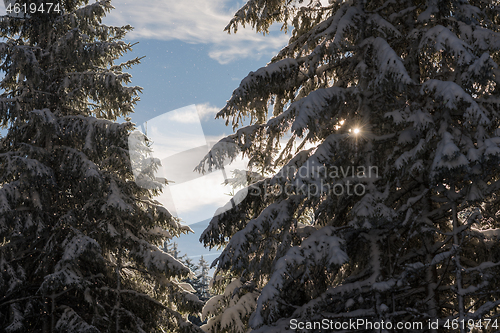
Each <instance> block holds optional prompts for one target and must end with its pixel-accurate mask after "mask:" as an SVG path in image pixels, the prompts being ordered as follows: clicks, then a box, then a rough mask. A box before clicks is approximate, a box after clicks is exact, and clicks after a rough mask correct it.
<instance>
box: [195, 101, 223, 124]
mask: <svg viewBox="0 0 500 333" xmlns="http://www.w3.org/2000/svg"><path fill="white" fill-rule="evenodd" d="M196 111H198V116H199V117H200V119H201V120H207V119H213V118H214V117H215V115H216V114H217V112H219V111H220V108H218V107H216V106H213V105H210V104H209V103H203V104H196Z"/></svg>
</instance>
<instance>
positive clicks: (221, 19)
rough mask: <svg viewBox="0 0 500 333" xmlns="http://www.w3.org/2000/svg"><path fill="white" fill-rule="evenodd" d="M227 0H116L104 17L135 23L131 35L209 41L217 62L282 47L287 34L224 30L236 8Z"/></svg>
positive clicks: (115, 22) (268, 53)
mask: <svg viewBox="0 0 500 333" xmlns="http://www.w3.org/2000/svg"><path fill="white" fill-rule="evenodd" d="M231 2H232V1H228V0H192V1H179V0H141V1H133V2H131V1H127V0H115V1H113V6H114V7H115V8H116V9H115V10H113V11H111V13H109V14H108V16H107V17H106V19H105V23H106V24H110V25H126V24H130V25H131V26H133V27H134V31H133V32H131V33H130V34H129V38H131V39H139V38H147V39H159V40H175V39H177V40H181V41H184V42H187V43H196V44H209V45H210V46H211V48H210V51H209V56H210V57H211V58H213V59H215V60H217V61H218V62H219V63H221V64H224V63H228V62H230V61H233V60H236V59H241V58H247V57H254V58H259V57H260V56H262V55H265V56H266V57H270V56H272V55H274V54H275V53H276V52H277V51H278V50H279V49H280V48H281V47H283V46H284V45H285V44H286V42H287V40H288V38H289V36H287V35H284V34H283V33H279V34H278V35H276V36H274V35H267V36H263V35H262V34H257V33H256V32H255V31H254V30H252V29H250V28H247V29H243V28H240V29H239V30H238V33H237V34H230V35H229V34H228V33H227V32H224V31H223V30H224V27H225V26H226V25H227V24H228V23H229V21H230V20H231V18H232V17H233V14H234V13H235V12H236V10H237V9H238V8H237V7H230V8H228V5H230V4H231Z"/></svg>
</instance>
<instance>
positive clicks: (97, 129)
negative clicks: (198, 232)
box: [0, 0, 201, 333]
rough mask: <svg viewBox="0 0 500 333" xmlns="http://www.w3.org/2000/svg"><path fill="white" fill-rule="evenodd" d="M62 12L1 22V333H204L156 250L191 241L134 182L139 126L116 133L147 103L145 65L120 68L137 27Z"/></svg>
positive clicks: (176, 269) (104, 4)
mask: <svg viewBox="0 0 500 333" xmlns="http://www.w3.org/2000/svg"><path fill="white" fill-rule="evenodd" d="M53 2H54V3H55V4H57V7H56V5H55V4H54V5H53V8H58V9H60V11H55V10H53V11H52V12H49V13H48V12H47V9H48V5H47V4H45V12H41V11H37V12H35V13H32V14H29V15H26V16H24V15H22V17H9V16H3V17H1V18H0V34H1V37H2V38H3V39H4V42H2V43H0V58H1V59H2V64H1V65H0V69H1V70H2V71H3V72H4V73H5V77H4V78H3V80H2V81H1V84H0V87H1V88H2V89H3V90H4V92H3V93H2V95H1V96H0V122H1V124H2V126H3V127H7V128H8V133H7V135H6V136H5V137H3V138H2V139H1V141H0V331H2V332H87V333H88V332H116V333H118V332H148V333H149V332H165V331H168V332H200V330H199V328H196V327H194V326H193V325H192V324H191V323H189V322H188V321H187V320H186V319H185V318H186V315H187V313H190V312H199V311H200V310H201V302H199V301H198V299H197V298H196V297H195V296H194V295H192V294H190V293H188V292H185V291H184V290H183V289H182V288H181V287H180V285H179V284H178V283H177V278H179V279H181V278H183V277H184V276H186V275H188V274H189V270H188V269H187V268H186V267H185V266H184V265H182V264H181V263H179V262H178V261H177V260H175V259H174V258H172V257H171V256H170V255H168V254H166V253H164V252H163V251H161V250H159V249H158V247H157V246H158V245H161V244H162V242H163V240H165V239H166V238H168V237H172V236H176V235H179V234H180V233H183V232H187V230H188V229H189V228H188V227H186V226H182V225H181V224H180V223H179V221H178V220H177V219H175V218H173V217H172V216H171V215H170V214H169V213H168V211H167V210H166V209H165V208H163V207H162V206H161V205H160V204H159V203H158V202H155V201H154V200H153V196H154V195H156V194H158V192H159V190H160V189H161V185H160V184H159V183H155V181H154V178H153V174H152V173H149V177H150V185H155V184H156V185H155V186H153V188H152V189H150V190H147V189H143V188H141V187H139V186H137V184H136V183H135V182H134V177H133V172H132V171H133V170H132V167H131V163H130V158H129V149H128V136H129V133H130V131H131V130H132V129H133V124H131V123H130V122H125V123H122V124H119V123H116V122H114V121H115V120H116V119H117V118H118V117H126V116H127V115H128V114H130V113H131V112H132V111H133V107H134V104H135V103H136V101H137V100H138V97H137V94H138V92H139V91H140V90H141V88H140V87H136V86H127V84H128V83H129V82H130V78H131V75H130V74H128V73H126V72H124V71H123V70H124V69H126V68H129V67H130V66H132V65H134V64H137V63H138V62H139V59H137V58H136V59H133V60H130V61H126V62H124V63H120V64H115V63H114V62H115V61H116V60H117V59H118V58H120V57H121V56H122V55H123V54H124V53H125V52H127V51H129V50H131V45H130V44H128V43H125V42H124V41H122V38H123V37H124V35H125V34H126V32H127V31H129V30H131V27H130V26H126V27H111V26H106V25H104V24H102V23H101V19H102V17H103V16H104V15H105V13H106V12H108V11H109V10H111V9H112V8H113V7H112V6H111V3H110V0H101V1H97V2H94V3H91V4H89V1H53ZM18 3H19V4H20V5H21V8H22V5H23V4H25V3H26V4H28V8H30V7H29V3H28V1H18ZM30 3H36V4H37V8H38V10H40V8H42V1H30ZM18 16H19V15H18ZM139 148H140V147H139ZM141 149H142V150H143V151H147V150H148V149H149V148H148V147H147V146H143V147H142V148H141ZM136 150H137V151H140V150H139V149H136ZM143 176H145V175H144V174H143Z"/></svg>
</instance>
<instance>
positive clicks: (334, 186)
mask: <svg viewBox="0 0 500 333" xmlns="http://www.w3.org/2000/svg"><path fill="white" fill-rule="evenodd" d="M329 3H330V4H329V5H328V6H322V5H321V4H320V2H319V1H311V2H310V3H309V5H307V6H302V7H300V6H299V5H297V4H294V2H293V1H282V0H260V1H257V0H250V1H248V2H247V4H246V5H244V6H243V7H242V8H241V9H240V10H239V11H238V12H237V13H236V15H235V17H234V19H233V20H232V21H231V22H230V24H229V25H228V26H227V27H226V30H227V31H234V32H236V30H237V27H238V26H239V25H245V24H250V25H252V26H253V27H254V28H255V29H256V30H257V31H260V32H266V31H267V29H268V27H269V26H270V25H271V24H272V23H273V22H281V23H283V24H284V25H285V27H286V25H287V23H288V22H291V25H292V27H293V30H292V36H291V38H290V41H289V44H288V46H286V47H285V48H284V49H283V50H281V51H280V52H279V53H278V55H277V56H275V57H274V58H273V59H272V61H271V62H270V63H269V64H268V65H267V66H266V67H263V68H261V69H259V70H257V71H256V72H251V73H250V74H249V75H248V76H247V77H246V78H245V79H243V81H242V82H241V84H240V86H239V88H237V89H236V90H235V91H234V92H233V95H232V97H231V99H230V100H229V101H228V103H227V105H226V106H225V107H224V108H223V109H222V110H221V111H220V112H219V113H218V115H217V116H218V117H221V118H224V119H226V121H227V123H232V125H233V129H234V131H235V133H234V134H232V135H230V136H228V137H226V138H224V139H222V140H221V141H220V142H219V143H218V144H216V145H215V146H214V147H213V149H212V151H211V152H210V153H209V154H208V155H207V156H206V157H205V159H204V160H203V161H202V162H201V163H200V165H199V170H200V171H206V170H210V169H211V168H219V167H221V166H222V163H223V160H224V158H235V157H236V156H237V154H238V151H237V150H236V149H233V150H227V149H225V147H231V145H230V144H228V143H236V144H237V145H238V146H239V148H240V149H241V151H242V152H243V154H244V155H246V156H248V158H249V159H250V168H252V170H253V171H258V172H260V173H261V174H262V175H264V176H265V177H266V178H265V179H263V180H259V181H257V182H255V183H253V184H251V185H250V186H249V187H248V188H247V189H245V191H248V194H247V196H246V197H245V198H244V199H243V201H242V202H241V203H240V204H239V205H238V206H236V208H235V209H233V210H231V211H227V212H225V213H223V214H220V215H217V216H216V217H214V218H213V219H212V221H211V223H210V225H209V227H208V228H207V229H206V230H205V232H204V233H203V235H202V236H201V238H200V240H201V241H203V243H204V244H205V245H209V246H225V249H224V251H223V253H222V254H221V256H220V257H219V258H218V259H217V261H216V264H217V272H216V277H215V280H214V281H215V282H214V287H215V288H216V290H217V291H218V292H219V293H220V294H221V295H219V296H215V297H214V298H212V299H211V300H210V301H209V302H208V303H207V305H206V306H205V308H204V314H205V315H206V316H208V317H211V319H209V321H208V323H207V325H206V326H205V329H206V330H208V331H209V332H220V331H227V332H246V331H247V330H248V329H249V328H250V329H251V331H252V332H280V331H285V328H286V327H287V326H288V327H289V326H290V320H291V319H297V320H298V321H319V322H320V321H322V320H323V319H326V321H327V322H328V323H329V324H328V325H335V322H338V323H342V322H345V321H348V320H349V318H350V319H353V320H354V321H355V320H356V319H364V320H366V321H370V322H372V323H374V322H381V321H384V322H386V323H387V322H388V321H389V322H391V323H394V325H395V323H396V322H407V323H423V328H422V329H418V327H415V326H412V328H413V331H437V330H436V329H435V327H434V325H432V326H431V327H430V328H429V326H428V321H429V320H431V321H432V322H433V323H434V322H435V321H436V320H439V330H440V331H447V330H448V329H447V328H446V325H451V324H452V323H453V322H452V320H454V319H455V323H457V324H456V325H458V326H461V328H460V331H462V332H464V331H466V330H467V322H468V320H475V321H476V324H477V323H478V320H479V319H483V320H484V319H493V321H492V322H491V323H493V324H494V323H496V324H498V325H500V323H499V322H498V321H500V320H497V318H498V316H499V304H500V289H499V288H500V280H499V277H500V274H499V273H500V267H499V265H500V246H499V243H498V237H500V221H499V219H498V216H499V212H500V210H499V198H498V194H497V193H498V191H499V189H500V168H499V162H500V158H499V157H500V147H499V146H500V129H499V125H500V118H499V117H500V115H499V112H500V99H499V97H500V93H499V88H498V85H499V84H500V70H499V69H498V64H499V63H500V52H499V50H500V31H499V29H500V3H499V2H498V1H475V0H471V1H466V0H446V1H445V0H427V1H426V0H418V1H412V0H395V1H394V0H391V1H385V0H380V1H377V0H374V1H365V0H351V1H336V0H330V1H329ZM245 119H249V121H250V125H247V126H243V122H244V120H245ZM282 142H283V144H282ZM296 143H297V145H296ZM280 144H281V145H280ZM214 264H215V263H214ZM330 320H331V321H332V322H331V323H330ZM447 320H449V321H447ZM462 320H463V322H462ZM495 320H497V321H496V322H495ZM462 323H465V325H462ZM484 323H485V322H484V321H483V324H484ZM463 326H465V328H464V327H463ZM332 327H335V326H332ZM456 327H457V326H454V327H451V326H450V327H449V328H450V330H452V328H456ZM385 328H388V326H386V327H385ZM491 328H492V327H491V325H490V328H489V329H491ZM349 329H350V328H348V330H349ZM483 329H484V327H483ZM477 330H478V331H481V329H480V328H477ZM310 331H319V329H315V330H309V331H308V332H310ZM353 331H356V332H362V331H367V332H370V331H373V330H371V329H369V327H368V326H359V327H357V329H356V330H353ZM387 331H394V328H393V330H390V329H388V330H387ZM397 331H398V332H403V331H404V330H397ZM407 331H412V330H411V329H408V330H407ZM455 331H457V330H455Z"/></svg>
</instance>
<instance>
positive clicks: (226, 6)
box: [104, 0, 289, 224]
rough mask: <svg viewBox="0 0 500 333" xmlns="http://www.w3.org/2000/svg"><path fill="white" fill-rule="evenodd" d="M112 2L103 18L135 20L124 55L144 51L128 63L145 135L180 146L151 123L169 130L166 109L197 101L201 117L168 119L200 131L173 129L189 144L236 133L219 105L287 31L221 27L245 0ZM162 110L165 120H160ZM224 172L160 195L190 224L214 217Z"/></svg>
mask: <svg viewBox="0 0 500 333" xmlns="http://www.w3.org/2000/svg"><path fill="white" fill-rule="evenodd" d="M112 4H113V6H114V7H115V10H113V11H112V12H111V13H110V14H108V16H107V17H106V19H105V20H104V22H105V23H106V24H110V25H125V24H130V25H132V26H133V27H134V31H133V32H131V33H129V35H128V36H127V41H129V42H139V43H138V44H137V45H135V46H134V50H133V52H131V53H129V54H128V55H127V56H126V57H125V58H133V57H142V56H145V58H144V59H143V60H142V61H141V64H140V65H138V66H136V67H134V68H133V69H131V70H129V72H130V73H131V74H132V75H133V79H132V83H133V84H134V85H139V86H141V87H143V88H144V91H143V94H142V95H141V96H140V97H141V101H140V102H139V103H138V105H137V107H136V113H135V114H134V115H133V116H132V121H133V122H135V123H136V124H137V125H144V123H145V122H146V121H147V122H148V125H147V127H148V130H149V131H148V136H153V137H152V139H153V141H154V142H155V144H156V147H157V151H160V150H161V151H165V150H168V149H165V146H168V145H172V146H175V145H176V143H175V142H174V141H178V140H175V139H170V140H167V139H165V137H161V138H160V137H159V136H154V135H153V132H152V127H153V126H155V124H156V125H157V130H158V131H159V132H166V127H168V125H167V124H166V123H165V122H164V121H165V120H164V117H163V118H162V115H163V114H165V113H166V112H169V111H172V110H176V109H179V108H183V107H186V106H189V105H193V104H194V105H196V109H197V110H198V115H199V117H198V118H199V120H196V119H193V122H192V123H189V122H188V121H187V120H186V119H185V117H184V119H180V118H179V119H177V120H178V123H175V121H176V119H169V124H170V126H172V124H174V125H175V126H179V127H182V126H184V127H185V126H187V127H186V128H188V130H187V131H189V129H191V131H192V132H193V133H194V134H193V135H191V136H196V137H197V140H194V141H193V143H190V142H189V140H184V136H183V135H178V136H177V137H176V138H178V139H182V140H183V141H184V144H185V145H186V149H188V148H195V147H198V146H199V145H200V144H199V141H200V140H199V138H200V136H204V139H205V140H206V142H207V144H208V145H211V144H213V143H215V142H216V141H218V139H220V138H221V137H223V136H225V135H228V134H231V133H232V130H231V128H230V127H226V126H225V124H224V121H223V120H222V119H219V120H214V119H213V118H214V115H215V113H216V112H217V111H218V110H219V109H220V108H222V107H223V106H224V105H225V102H226V100H227V99H229V98H230V97H231V93H232V91H233V90H234V89H235V88H237V87H238V85H239V82H240V81H241V80H242V79H243V78H244V77H245V76H246V75H248V73H249V72H250V71H255V70H257V69H258V68H260V67H262V66H265V65H266V63H267V62H268V61H269V60H270V59H271V57H272V56H273V55H275V54H276V53H277V52H278V51H279V50H280V49H281V48H282V47H283V46H284V45H286V43H287V40H288V38H289V35H285V34H284V33H282V32H281V31H279V28H276V29H274V30H273V31H271V33H270V34H269V35H266V36H263V35H262V34H258V33H256V32H255V31H254V30H252V29H251V28H246V29H242V28H241V29H239V30H238V33H236V34H228V33H227V32H224V31H223V30H224V27H225V26H226V25H227V23H228V22H229V21H230V19H231V18H232V16H233V14H234V13H235V12H236V10H237V9H238V8H239V7H240V6H241V5H243V4H244V2H242V1H227V0H208V1H207V0H193V1H172V0H141V1H140V2H139V1H133V2H131V1H126V0H116V1H113V2H112ZM160 118H161V119H163V121H162V122H159V121H158V119H160ZM171 118H172V117H171ZM172 121H173V122H172ZM199 125H201V128H202V132H200V130H198V127H197V126H199ZM143 131H144V128H143ZM167 132H168V131H167ZM184 133H187V132H184ZM177 144H178V143H177ZM153 148H155V145H153ZM160 148H161V149H160ZM160 155H161V152H160ZM163 157H165V156H163ZM201 157H202V155H199V156H197V159H199V158H201ZM197 162H198V160H196V161H195V160H194V157H191V164H187V165H188V166H186V167H185V169H186V170H187V169H190V168H191V166H192V167H194V166H196V164H197ZM179 164H180V163H179ZM232 168H238V169H243V168H245V165H244V161H240V162H239V163H238V162H237V163H235V164H233V165H231V166H229V167H228V169H227V170H226V176H230V175H231V169H232ZM193 177H194V176H193ZM167 178H169V177H167ZM170 178H171V177H170ZM173 180H174V181H175V179H173ZM223 180H224V176H223V174H222V173H220V172H218V173H214V174H210V175H208V176H205V177H202V178H197V179H194V180H192V181H189V182H184V183H182V184H179V183H173V184H171V187H170V189H167V190H166V191H164V195H162V196H161V197H160V198H159V201H160V202H162V203H164V204H165V205H166V206H167V208H169V209H170V210H172V211H173V212H174V213H175V214H176V215H178V216H179V217H180V218H181V219H182V220H183V221H184V222H185V223H186V224H193V223H196V222H199V221H202V220H205V219H208V218H210V217H211V216H212V215H213V213H214V212H215V211H216V209H217V208H218V207H220V206H222V205H224V203H225V202H226V201H227V200H228V199H229V196H228V195H227V193H228V192H230V190H231V189H229V188H226V187H224V186H222V185H221V183H222V181H223Z"/></svg>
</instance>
